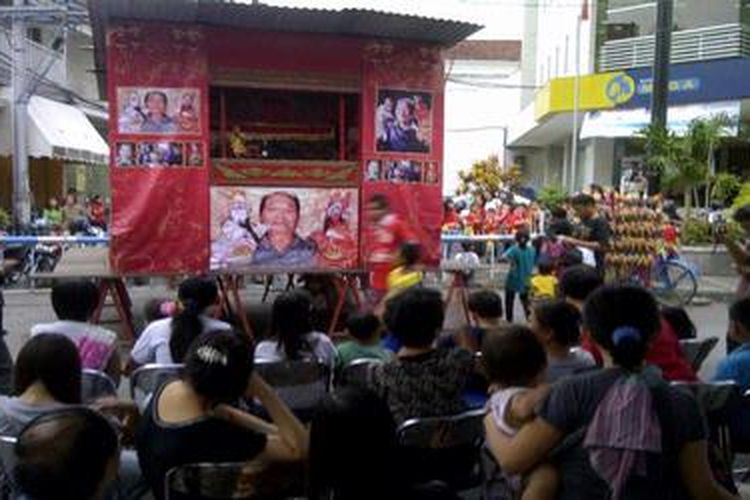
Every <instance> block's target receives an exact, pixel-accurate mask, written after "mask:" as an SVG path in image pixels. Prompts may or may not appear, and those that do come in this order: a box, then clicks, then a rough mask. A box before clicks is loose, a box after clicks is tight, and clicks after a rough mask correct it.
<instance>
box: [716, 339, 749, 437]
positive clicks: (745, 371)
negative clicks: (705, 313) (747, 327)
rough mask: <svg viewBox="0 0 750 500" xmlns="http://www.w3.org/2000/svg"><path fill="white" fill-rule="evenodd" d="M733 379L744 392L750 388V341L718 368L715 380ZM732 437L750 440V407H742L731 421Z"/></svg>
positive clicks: (722, 361)
mask: <svg viewBox="0 0 750 500" xmlns="http://www.w3.org/2000/svg"><path fill="white" fill-rule="evenodd" d="M720 380H733V381H735V382H736V383H737V385H739V386H740V390H741V391H742V392H743V393H744V392H745V391H746V390H748V389H750V343H747V344H742V345H740V346H739V347H738V348H737V349H735V350H734V351H732V353H730V354H729V355H728V356H727V357H726V358H724V359H722V360H721V362H720V363H719V366H718V368H717V369H716V374H715V375H714V381H720ZM730 429H731V432H732V439H733V440H736V441H740V442H743V443H746V442H748V441H750V408H742V409H741V410H740V412H739V413H738V414H737V415H736V417H735V418H733V419H732V421H731V422H730Z"/></svg>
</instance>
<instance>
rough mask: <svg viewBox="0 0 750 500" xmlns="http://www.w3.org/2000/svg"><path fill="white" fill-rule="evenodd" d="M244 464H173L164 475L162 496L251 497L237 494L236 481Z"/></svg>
mask: <svg viewBox="0 0 750 500" xmlns="http://www.w3.org/2000/svg"><path fill="white" fill-rule="evenodd" d="M245 465H246V464H245V463H215V464H212V463H199V464H187V465H181V466H179V467H174V468H172V469H170V470H169V471H168V472H167V475H166V476H165V478H164V498H165V500H170V499H171V498H173V497H174V496H175V494H178V496H179V497H183V496H185V497H189V498H193V499H198V498H200V499H203V498H205V499H211V498H217V499H218V498H252V496H238V491H237V490H238V488H237V483H238V481H239V479H240V474H241V472H242V469H243V467H244V466H245Z"/></svg>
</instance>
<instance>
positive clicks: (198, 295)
mask: <svg viewBox="0 0 750 500" xmlns="http://www.w3.org/2000/svg"><path fill="white" fill-rule="evenodd" d="M556 280H558V281H559V282H556V283H555V284H554V287H553V288H554V290H553V293H552V295H549V294H541V295H538V296H531V297H529V298H528V302H527V304H526V307H527V308H528V321H522V322H518V323H512V322H508V321H506V319H505V317H504V316H505V315H504V313H505V312H506V311H505V310H506V309H507V308H509V307H513V305H512V303H506V304H503V300H502V298H501V296H500V295H499V294H498V293H497V292H495V291H494V290H489V289H479V290H475V291H474V292H472V293H471V295H470V297H469V299H468V308H469V312H470V324H467V325H466V326H465V328H461V329H459V330H457V331H443V321H444V299H443V295H442V294H441V293H440V292H439V291H437V290H433V289H431V288H429V287H426V286H424V285H423V284H414V285H413V286H411V287H404V288H403V289H399V290H398V293H396V294H394V295H392V296H390V297H389V298H388V299H387V302H386V304H385V307H384V309H383V311H382V313H381V314H375V313H372V312H362V313H357V314H353V315H352V316H351V317H350V318H349V319H348V321H347V322H346V329H347V331H346V333H347V338H346V339H344V340H343V341H339V340H340V339H335V340H336V342H334V340H332V339H331V338H329V337H328V335H326V334H324V333H322V332H318V331H315V328H314V326H313V323H312V321H311V311H312V303H311V300H310V297H309V296H308V295H307V294H306V292H304V291H302V290H291V291H287V292H284V293H282V294H280V295H278V296H277V297H276V298H275V300H274V302H273V305H272V307H271V311H270V315H271V318H270V328H269V331H268V332H259V335H261V337H262V338H259V339H258V340H257V341H256V343H255V344H253V343H252V342H251V341H250V340H249V338H248V337H247V336H246V335H245V334H244V333H242V332H239V331H238V330H235V329H234V327H233V326H232V325H233V322H234V319H233V318H231V317H224V318H221V312H220V308H219V304H220V295H219V291H218V289H217V287H216V284H215V283H214V282H213V281H212V280H211V279H207V278H190V279H188V280H186V281H184V282H183V283H182V285H181V286H180V287H179V291H178V297H179V302H178V304H177V305H176V306H175V305H170V306H168V307H162V306H159V307H154V304H149V305H148V308H149V316H150V317H151V319H154V321H153V322H152V323H150V324H149V325H148V326H147V327H146V329H145V330H144V331H143V332H142V333H141V334H140V336H139V339H138V340H137V342H136V345H135V347H134V349H133V351H132V353H131V355H130V359H129V362H128V363H127V365H126V366H125V367H123V371H122V374H123V375H124V376H127V375H128V374H129V373H131V372H132V370H134V369H137V368H138V367H139V366H142V365H144V364H149V363H155V362H156V363H180V364H181V365H182V370H181V376H180V377H179V378H175V379H172V380H170V381H167V382H165V383H164V384H162V385H161V386H160V387H159V388H158V389H157V390H156V391H155V392H154V393H153V394H151V396H150V398H149V400H148V402H147V405H146V406H145V408H143V409H140V410H139V408H137V407H136V406H135V404H134V402H132V401H128V400H119V399H114V398H108V399H103V400H96V401H84V400H83V398H82V395H81V373H82V370H83V369H84V368H93V369H97V370H100V371H107V372H109V373H110V375H111V376H112V377H113V378H115V375H118V376H119V375H120V374H119V373H113V368H112V367H113V366H115V367H117V366H118V363H117V362H113V361H112V359H116V360H119V359H120V358H119V356H117V352H116V350H114V351H113V349H112V343H111V340H112V337H111V335H114V334H113V333H112V332H110V331H108V330H106V329H103V328H101V327H98V326H93V325H91V324H89V318H90V312H91V310H92V308H91V304H92V300H94V299H95V296H94V295H93V294H92V290H91V284H90V283H88V282H85V281H80V282H69V283H65V284H61V285H58V286H56V287H55V288H54V289H53V292H52V303H53V306H54V310H55V312H56V314H57V315H58V317H59V318H60V320H59V321H58V322H55V323H48V324H40V325H37V326H36V327H35V328H34V329H33V331H32V336H31V338H30V340H29V341H28V342H27V343H26V344H25V345H24V346H23V348H22V349H21V352H20V353H19V355H18V356H17V358H16V359H15V373H14V379H13V391H12V393H11V394H8V395H4V396H2V397H0V434H2V435H5V436H9V437H15V438H17V441H16V444H15V447H14V454H15V465H14V466H9V465H8V464H7V462H5V461H2V467H0V472H2V475H1V476H0V481H1V482H2V484H3V486H4V488H5V492H6V493H7V492H8V491H12V492H13V493H14V494H20V495H22V497H23V498H28V499H52V498H55V499H60V500H74V499H75V500H82V499H95V498H96V499H98V498H139V497H141V495H142V494H143V493H145V492H150V494H151V495H153V497H154V498H157V499H159V498H163V497H164V493H165V477H166V476H167V474H168V471H170V470H171V469H172V468H174V467H178V466H181V465H186V464H193V463H217V464H219V463H228V462H233V463H237V462H239V463H243V464H245V466H243V468H242V469H241V472H240V478H239V479H237V478H235V479H233V481H235V480H236V481H237V484H236V488H237V490H238V491H242V492H245V493H247V492H253V491H257V488H258V487H259V486H258V483H256V482H255V481H259V480H258V477H259V472H258V471H271V470H274V469H275V468H277V467H282V468H284V470H285V471H287V472H286V473H285V475H284V476H283V478H284V479H283V481H281V483H280V484H281V486H279V490H278V491H277V492H276V493H277V494H278V495H274V494H273V492H272V493H271V495H270V496H269V498H284V497H286V496H287V495H289V496H295V497H306V498H310V499H316V500H317V499H330V498H336V499H366V500H368V499H372V500H374V499H386V498H388V499H391V498H394V499H443V498H444V499H455V498H460V493H461V492H460V491H456V489H455V488H454V487H453V486H452V483H451V482H450V481H449V480H448V479H446V478H445V477H442V476H441V474H443V472H442V471H440V472H439V471H438V469H435V468H433V467H432V465H431V464H430V465H429V467H428V463H427V462H422V461H421V460H420V459H419V458H417V457H418V455H415V454H414V453H415V451H414V450H413V449H405V448H403V447H402V444H401V443H400V441H399V429H400V428H401V427H402V426H403V425H405V424H406V425H408V422H410V421H413V419H425V418H432V417H450V416H457V415H461V414H463V413H464V412H466V411H469V410H472V409H484V411H485V414H484V417H483V424H484V425H483V433H481V435H480V436H479V437H480V438H481V439H483V440H484V444H483V448H482V449H483V451H481V457H480V458H481V460H480V462H481V464H482V474H481V481H480V484H481V487H482V491H483V495H484V496H483V497H484V498H487V499H516V498H523V499H545V498H562V499H568V498H570V499H573V498H576V499H601V498H639V499H648V498H654V499H657V498H659V499H661V498H695V499H699V498H700V499H704V498H705V499H723V498H735V496H734V495H735V494H736V491H735V490H733V489H732V485H731V484H724V483H720V482H719V480H718V479H719V477H718V475H717V474H716V470H715V467H714V465H713V462H710V461H709V456H710V450H711V448H712V447H713V446H714V445H715V443H714V442H713V441H712V439H711V434H710V432H709V430H708V429H707V426H706V418H705V415H704V413H703V412H702V408H701V407H700V406H699V405H698V403H697V401H696V400H695V399H694V397H693V396H692V395H691V394H689V393H688V392H684V391H683V390H681V389H679V388H677V387H675V386H674V385H671V384H670V383H669V382H671V381H688V382H690V381H693V382H694V381H696V380H697V375H696V373H695V372H694V371H693V368H692V367H691V365H690V364H689V363H688V362H687V360H685V359H684V358H683V357H682V352H681V351H680V347H679V343H678V340H679V339H680V338H682V337H685V336H691V335H694V334H695V327H694V325H693V324H692V322H691V321H690V318H689V317H688V316H687V315H686V314H685V312H684V311H682V310H675V309H665V310H662V309H660V308H659V307H658V305H657V303H656V301H655V299H654V298H653V297H652V295H651V294H650V293H649V292H648V291H646V290H644V289H642V288H639V287H636V286H628V285H605V284H603V282H602V277H601V274H600V273H599V272H598V271H597V269H596V268H595V267H591V266H585V265H576V266H571V267H568V268H565V269H563V270H561V272H560V273H559V277H556ZM542 288H546V287H542ZM749 318H750V301H748V300H747V299H743V300H740V301H738V302H736V303H735V304H734V305H733V306H732V308H731V316H730V319H731V335H732V337H733V338H734V339H735V340H736V341H737V342H740V343H741V344H742V346H741V347H740V348H739V349H738V350H737V351H735V352H734V353H732V354H731V355H730V356H729V357H728V358H726V360H724V361H723V362H722V363H721V364H720V367H719V370H718V372H717V373H716V379H720V380H722V379H734V380H737V381H738V382H739V383H740V384H750V377H747V374H748V373H750V360H748V358H747V356H746V354H747V352H748V351H747V350H746V349H745V348H744V346H745V345H746V344H747V343H749V342H750V333H748V332H750V319H749ZM361 359H369V360H370V361H371V363H372V364H371V365H369V367H368V370H367V372H366V376H365V377H364V378H363V379H362V380H361V381H359V383H357V384H353V383H352V384H343V383H341V382H339V376H340V375H341V374H342V372H343V371H344V370H345V369H346V368H347V367H348V366H349V365H350V364H351V363H352V362H355V361H359V360H361ZM306 361H315V362H318V363H321V364H322V365H324V366H326V367H328V368H329V369H330V370H331V372H332V373H334V374H335V376H334V388H333V389H332V391H331V392H329V393H328V394H327V395H325V396H324V397H322V399H321V400H320V401H319V403H318V404H317V408H316V409H315V411H314V412H313V413H312V414H306V415H304V416H303V415H300V414H299V413H296V412H295V411H293V410H292V409H290V406H288V405H287V402H285V400H284V399H283V398H282V397H280V393H277V390H276V389H274V387H272V386H271V385H269V383H267V382H266V381H265V380H264V379H263V377H262V376H261V375H260V373H261V370H260V368H259V367H260V366H261V365H264V366H265V365H266V364H267V363H278V362H289V363H299V362H306ZM290 366H292V365H290ZM117 382H119V380H116V383H117ZM746 421H747V420H745V419H744V418H743V416H742V415H737V420H736V426H737V428H736V429H733V432H736V435H737V436H740V435H741V427H742V426H743V425H745V426H746V424H745V423H746ZM746 427H747V426H746ZM295 464H296V465H300V466H298V467H295ZM301 465H304V466H301ZM446 474H447V473H446ZM436 476H437V477H436ZM254 488H255V489H254ZM290 492H291V493H290ZM238 494H239V493H238ZM180 498H181V497H180ZM185 498H187V497H185ZM263 498H266V496H263Z"/></svg>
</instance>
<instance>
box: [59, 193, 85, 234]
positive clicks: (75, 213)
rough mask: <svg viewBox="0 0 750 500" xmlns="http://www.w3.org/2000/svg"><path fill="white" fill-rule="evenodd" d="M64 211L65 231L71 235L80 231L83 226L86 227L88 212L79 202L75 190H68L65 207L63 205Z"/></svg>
mask: <svg viewBox="0 0 750 500" xmlns="http://www.w3.org/2000/svg"><path fill="white" fill-rule="evenodd" d="M62 211H63V223H64V224H65V229H67V230H68V231H70V232H71V233H76V232H78V231H80V229H81V226H82V225H85V223H86V210H85V209H84V208H83V205H82V204H81V202H80V201H79V200H78V191H76V190H75V188H70V189H68V194H67V196H66V197H65V205H63V208H62Z"/></svg>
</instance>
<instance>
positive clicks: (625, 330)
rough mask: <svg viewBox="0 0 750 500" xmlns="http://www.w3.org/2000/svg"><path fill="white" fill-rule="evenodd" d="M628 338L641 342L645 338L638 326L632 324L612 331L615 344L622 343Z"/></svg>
mask: <svg viewBox="0 0 750 500" xmlns="http://www.w3.org/2000/svg"><path fill="white" fill-rule="evenodd" d="M628 339H630V340H634V341H636V342H640V341H641V340H642V339H643V336H642V335H641V332H640V331H639V330H638V329H637V328H635V327H632V326H621V327H618V328H615V331H614V332H612V343H613V344H614V345H615V346H618V345H620V344H622V343H623V342H624V341H625V340H628Z"/></svg>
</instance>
